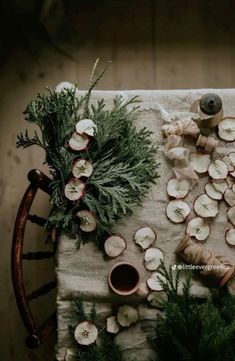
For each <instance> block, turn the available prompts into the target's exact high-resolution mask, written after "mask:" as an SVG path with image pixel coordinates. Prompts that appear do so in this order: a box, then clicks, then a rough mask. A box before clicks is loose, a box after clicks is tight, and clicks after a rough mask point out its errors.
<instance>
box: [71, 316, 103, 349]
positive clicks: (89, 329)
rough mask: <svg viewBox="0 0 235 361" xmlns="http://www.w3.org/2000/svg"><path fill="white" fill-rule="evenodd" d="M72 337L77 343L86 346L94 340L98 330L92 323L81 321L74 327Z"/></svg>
mask: <svg viewBox="0 0 235 361" xmlns="http://www.w3.org/2000/svg"><path fill="white" fill-rule="evenodd" d="M74 337H75V340H76V341H77V343H79V345H83V346H88V345H91V344H92V343H94V342H95V341H96V339H97V337H98V330H97V328H96V326H95V325H93V323H91V322H88V321H83V322H81V323H79V324H78V325H77V327H76V328H75V331H74Z"/></svg>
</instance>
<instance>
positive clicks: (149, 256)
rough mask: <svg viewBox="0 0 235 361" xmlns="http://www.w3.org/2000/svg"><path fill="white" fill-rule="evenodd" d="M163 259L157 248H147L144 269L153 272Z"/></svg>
mask: <svg viewBox="0 0 235 361" xmlns="http://www.w3.org/2000/svg"><path fill="white" fill-rule="evenodd" d="M163 258H164V255H163V252H162V251H161V250H160V249H159V248H156V247H150V248H148V249H147V251H146V252H145V255H144V260H145V268H146V269H147V270H149V271H155V270H156V269H158V267H159V266H160V264H161V262H162V261H163Z"/></svg>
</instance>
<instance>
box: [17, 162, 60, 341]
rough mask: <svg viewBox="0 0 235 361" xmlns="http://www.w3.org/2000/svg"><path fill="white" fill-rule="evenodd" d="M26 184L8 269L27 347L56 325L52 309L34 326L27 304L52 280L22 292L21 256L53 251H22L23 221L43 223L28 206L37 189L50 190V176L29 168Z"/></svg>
mask: <svg viewBox="0 0 235 361" xmlns="http://www.w3.org/2000/svg"><path fill="white" fill-rule="evenodd" d="M28 180H29V182H30V185H29V186H28V188H27V190H26V192H25V194H24V196H23V198H22V201H21V204H20V207H19V210H18V213H17V216H16V221H15V227H14V233H13V241H12V253H11V269H12V282H13V287H14V292H15V298H16V302H17V305H18V309H19V312H20V315H21V318H22V321H23V323H24V325H25V327H26V330H27V332H28V336H27V338H26V345H27V347H29V348H36V347H38V346H39V345H41V344H42V343H43V342H44V341H45V340H46V339H47V338H48V337H49V336H50V335H51V334H52V333H53V332H54V331H55V330H56V328H57V322H56V313H53V314H52V315H51V316H50V317H48V318H47V319H46V320H45V321H44V322H43V323H42V324H41V325H39V326H37V325H36V322H35V320H34V317H33V314H32V312H31V310H30V307H29V302H30V301H32V300H33V299H36V298H38V297H40V296H42V295H44V294H46V293H48V292H49V291H50V290H52V289H53V288H55V286H56V283H55V281H52V282H49V283H47V284H45V285H43V286H42V287H40V288H38V289H37V290H35V291H32V292H31V293H30V294H28V295H27V294H26V289H25V285H24V278H23V265H22V261H23V260H41V259H45V258H52V257H54V254H55V245H54V249H53V251H51V252H28V253H23V247H24V234H25V227H26V223H27V221H30V222H32V223H36V224H38V225H39V226H43V225H44V224H45V221H46V220H45V219H44V218H42V217H38V216H36V215H30V213H29V212H30V209H31V206H32V203H33V201H34V198H35V196H36V193H37V191H38V189H41V190H42V191H44V192H46V193H47V194H48V195H50V194H51V189H50V182H51V179H50V178H48V177H47V176H46V175H45V174H43V173H42V172H41V171H39V170H37V169H33V170H31V171H30V172H29V173H28Z"/></svg>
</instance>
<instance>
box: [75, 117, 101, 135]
mask: <svg viewBox="0 0 235 361" xmlns="http://www.w3.org/2000/svg"><path fill="white" fill-rule="evenodd" d="M96 129H97V126H96V124H95V123H94V122H93V120H91V119H81V120H79V122H78V123H77V124H76V132H77V133H78V134H87V135H89V136H91V137H94V133H95V130H96Z"/></svg>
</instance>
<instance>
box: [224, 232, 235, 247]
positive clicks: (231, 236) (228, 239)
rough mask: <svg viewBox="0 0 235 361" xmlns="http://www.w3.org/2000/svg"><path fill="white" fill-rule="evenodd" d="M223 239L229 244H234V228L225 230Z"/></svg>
mask: <svg viewBox="0 0 235 361" xmlns="http://www.w3.org/2000/svg"><path fill="white" fill-rule="evenodd" d="M225 240H226V242H227V243H228V244H229V246H235V228H231V229H228V230H227V231H226V233H225Z"/></svg>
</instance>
